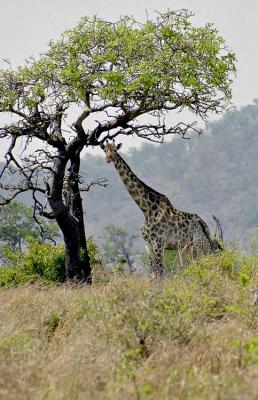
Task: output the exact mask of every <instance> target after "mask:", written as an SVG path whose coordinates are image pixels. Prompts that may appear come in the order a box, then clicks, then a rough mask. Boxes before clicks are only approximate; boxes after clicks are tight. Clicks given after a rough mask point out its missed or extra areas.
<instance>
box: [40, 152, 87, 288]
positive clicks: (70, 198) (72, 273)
mask: <svg viewBox="0 0 258 400" xmlns="http://www.w3.org/2000/svg"><path fill="white" fill-rule="evenodd" d="M68 160H69V158H68V157H67V155H66V152H65V150H61V149H59V150H58V154H57V157H56V158H55V163H54V171H55V172H54V175H53V180H52V182H51V184H50V186H49V187H48V201H49V205H50V207H51V209H52V211H53V213H54V215H55V218H56V221H57V224H58V226H59V228H60V229H61V231H62V234H63V237H64V243H65V266H66V277H67V279H77V280H80V281H87V282H90V274H91V267H90V263H89V257H88V252H87V245H86V239H85V236H83V235H84V233H85V231H84V223H83V212H82V203H81V197H80V192H79V186H75V188H73V187H70V186H69V177H68V180H67V181H66V184H64V180H65V169H66V166H67V162H68ZM77 177H78V174H77ZM77 185H79V183H78V182H77ZM63 189H65V191H66V194H65V199H66V204H65V203H64V200H63ZM77 189H78V191H77ZM78 198H79V200H78ZM74 199H77V200H74ZM77 207H78V211H77V212H75V209H76V208H77ZM74 214H76V215H74ZM81 250H83V254H82V258H81Z"/></svg>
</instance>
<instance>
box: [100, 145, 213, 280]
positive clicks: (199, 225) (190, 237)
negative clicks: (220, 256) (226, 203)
mask: <svg viewBox="0 0 258 400" xmlns="http://www.w3.org/2000/svg"><path fill="white" fill-rule="evenodd" d="M119 148H121V144H119V145H116V144H115V141H114V140H113V142H111V143H108V142H107V143H106V144H105V145H104V146H103V150H104V151H105V153H106V162H107V163H111V162H113V164H114V166H115V168H116V170H117V172H118V173H119V175H120V177H121V179H122V181H123V182H124V184H125V186H126V188H127V190H128V192H129V194H130V195H131V197H132V198H133V200H134V201H135V202H136V204H137V205H138V207H139V208H140V209H141V210H142V212H143V214H144V216H145V222H144V224H143V225H142V228H141V232H142V236H143V238H144V240H145V241H146V245H147V248H148V254H149V260H150V266H151V269H152V270H153V271H154V273H155V275H156V276H162V275H163V273H164V261H163V257H164V251H165V249H169V250H177V251H179V253H182V252H190V253H191V254H192V256H193V257H197V256H199V255H201V254H208V253H212V252H215V251H216V250H218V249H219V248H220V246H219V244H218V243H217V242H216V241H213V240H212V239H211V234H210V230H209V227H208V225H207V224H206V223H205V222H204V221H203V220H202V219H201V218H200V217H199V216H198V215H197V214H192V213H187V212H184V211H180V210H178V209H177V208H175V207H174V206H173V205H172V204H171V202H170V201H169V199H168V198H167V197H166V196H165V195H164V194H161V193H159V192H157V191H156V190H154V189H152V188H151V187H149V186H148V185H146V184H145V183H144V182H142V181H141V180H140V179H139V178H138V177H137V176H136V175H135V174H134V172H133V171H132V170H131V168H130V167H129V166H128V164H127V163H126V162H125V160H124V159H123V158H122V157H121V155H120V154H119V153H118V152H117V150H118V149H119Z"/></svg>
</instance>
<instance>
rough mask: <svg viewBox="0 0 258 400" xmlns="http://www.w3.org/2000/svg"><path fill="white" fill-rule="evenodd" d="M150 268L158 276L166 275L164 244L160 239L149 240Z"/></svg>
mask: <svg viewBox="0 0 258 400" xmlns="http://www.w3.org/2000/svg"><path fill="white" fill-rule="evenodd" d="M147 248H148V255H149V260H150V268H151V270H152V271H153V272H154V273H155V276H156V278H158V277H162V276H163V275H164V261H163V258H164V244H163V243H162V244H161V243H160V242H159V241H157V242H156V241H152V242H147Z"/></svg>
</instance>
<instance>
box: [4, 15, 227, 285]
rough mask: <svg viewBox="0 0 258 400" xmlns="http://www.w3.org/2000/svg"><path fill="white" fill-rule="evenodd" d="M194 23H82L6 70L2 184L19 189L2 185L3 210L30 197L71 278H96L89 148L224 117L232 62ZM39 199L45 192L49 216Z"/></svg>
mask: <svg viewBox="0 0 258 400" xmlns="http://www.w3.org/2000/svg"><path fill="white" fill-rule="evenodd" d="M190 18H191V13H190V12H188V11H187V10H180V11H177V12H174V11H168V12H166V13H164V14H158V15H157V18H156V19H155V20H149V19H148V20H147V21H146V22H145V23H143V24H141V23H138V22H136V21H135V20H134V19H133V18H131V17H122V18H121V19H120V20H119V21H118V22H116V23H111V22H106V21H103V20H101V19H99V18H96V17H94V18H93V19H89V18H83V19H82V20H81V22H80V23H79V24H78V25H77V27H75V29H73V30H70V31H67V32H65V34H64V35H63V37H62V39H61V40H60V41H57V42H54V41H52V42H50V44H49V49H48V51H47V52H46V53H45V54H44V55H42V57H41V58H40V59H39V60H35V59H34V58H30V59H29V60H27V61H26V63H25V66H24V67H20V68H18V69H17V70H15V71H13V70H12V68H11V67H10V66H8V68H7V69H5V70H2V71H0V112H1V113H3V114H4V115H6V117H7V116H8V115H11V116H12V119H11V120H10V119H7V121H11V122H9V123H8V122H7V123H6V125H3V126H2V127H1V129H0V138H1V139H7V140H9V142H10V145H9V148H8V150H7V152H6V156H5V158H6V164H5V167H4V168H3V171H2V173H1V174H0V178H2V179H3V178H4V176H6V175H7V174H15V175H18V177H17V178H16V179H15V180H12V182H13V181H15V182H18V180H19V183H16V184H13V183H12V184H8V185H5V184H3V183H1V184H0V188H2V189H4V190H6V191H7V195H2V196H1V204H6V203H7V202H10V201H11V200H12V199H14V198H15V197H16V196H17V195H18V194H19V193H20V192H24V191H27V190H29V191H31V192H32V193H33V196H34V200H35V202H36V204H37V209H38V212H39V213H40V214H41V215H44V216H47V217H51V218H55V219H56V221H57V223H58V225H59V227H60V229H61V231H62V234H63V237H64V242H65V249H66V273H67V278H74V277H76V278H78V279H88V278H89V276H90V273H91V267H90V263H89V257H88V254H87V246H86V239H85V229H84V223H83V208H82V199H81V196H80V183H82V181H81V177H80V156H81V151H82V149H83V148H84V146H93V147H94V146H96V147H98V146H100V145H102V144H103V142H104V141H105V140H106V139H108V138H114V137H115V136H117V135H119V134H123V135H133V134H134V135H137V136H138V137H141V138H144V139H147V140H151V141H156V142H162V141H163V140H164V137H165V136H166V135H171V134H181V135H183V136H184V135H186V134H187V132H188V131H191V130H193V129H194V130H195V131H198V129H197V128H196V127H195V121H193V123H191V124H184V123H179V124H175V125H173V126H168V125H167V123H166V117H167V114H168V112H170V111H171V112H172V111H174V110H176V111H181V110H182V109H188V110H190V111H192V112H193V113H194V114H195V115H197V116H199V117H201V118H203V119H205V118H206V117H207V114H208V113H209V112H216V113H218V112H221V111H223V110H224V109H225V108H227V105H228V102H229V100H230V98H231V91H230V84H231V78H232V73H234V72H235V65H234V62H235V56H234V54H233V53H231V52H230V51H228V49H227V48H226V47H225V43H224V40H223V39H222V37H221V36H219V34H218V32H217V30H216V29H215V28H214V26H213V25H211V24H207V25H206V26H205V27H193V26H192V25H191V22H190ZM71 119H72V120H73V123H72V125H71V123H69V121H70V120H71ZM88 121H89V122H90V123H88V124H87V122H88ZM94 121H95V123H94ZM147 121H148V122H147ZM21 139H23V140H21ZM31 144H33V145H34V152H33V153H32V154H29V153H30V152H29V149H30V148H31V147H30V145H31ZM17 147H18V148H22V147H23V150H24V151H18V152H17V151H16V152H15V150H16V149H17ZM18 154H19V155H18ZM44 182H45V183H44ZM38 193H43V194H45V193H46V196H47V200H48V204H49V206H50V210H46V209H45V208H44V207H43V206H42V205H40V201H39V197H38ZM81 250H83V251H81ZM80 254H84V258H83V259H81V257H80Z"/></svg>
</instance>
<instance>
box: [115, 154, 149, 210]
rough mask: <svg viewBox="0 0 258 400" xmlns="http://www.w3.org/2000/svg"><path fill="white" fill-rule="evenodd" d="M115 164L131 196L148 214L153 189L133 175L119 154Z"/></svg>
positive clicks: (116, 155) (116, 156)
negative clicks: (150, 193)
mask: <svg viewBox="0 0 258 400" xmlns="http://www.w3.org/2000/svg"><path fill="white" fill-rule="evenodd" d="M113 163H114V166H115V168H116V170H117V172H118V173H119V175H120V177H121V179H122V181H123V182H124V184H125V186H126V188H127V190H128V192H129V194H130V196H131V197H132V199H133V200H134V201H135V202H136V204H137V205H138V207H140V209H141V210H142V212H143V213H144V214H147V213H148V212H149V208H150V199H149V197H150V196H149V192H150V191H152V189H151V188H149V187H148V186H147V185H145V183H143V182H142V181H141V180H140V179H139V178H138V177H137V176H136V175H135V174H134V173H133V171H132V170H131V168H130V167H129V166H128V165H127V163H126V162H125V161H124V160H123V158H122V157H121V156H120V155H119V154H118V153H116V154H115V158H114V161H113Z"/></svg>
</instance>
